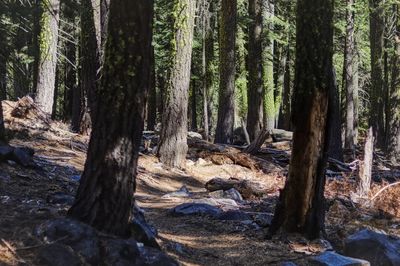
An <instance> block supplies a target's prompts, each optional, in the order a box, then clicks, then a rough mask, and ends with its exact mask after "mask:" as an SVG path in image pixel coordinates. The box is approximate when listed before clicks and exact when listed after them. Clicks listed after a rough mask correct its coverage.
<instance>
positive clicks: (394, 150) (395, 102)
mask: <svg viewBox="0 0 400 266" xmlns="http://www.w3.org/2000/svg"><path fill="white" fill-rule="evenodd" d="M396 13H397V15H398V16H399V15H400V7H399V5H398V4H397V5H396ZM396 22H397V27H396V29H397V30H396V35H395V37H394V47H395V54H394V58H393V60H392V61H393V62H392V75H391V77H392V80H391V89H390V111H389V113H388V118H389V127H388V143H387V147H388V150H387V151H388V157H389V159H390V161H391V162H392V163H393V164H398V163H399V162H400V108H399V106H400V78H399V76H400V34H399V32H398V30H399V29H400V19H399V18H398V17H397V21H396Z"/></svg>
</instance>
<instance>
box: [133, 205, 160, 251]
mask: <svg viewBox="0 0 400 266" xmlns="http://www.w3.org/2000/svg"><path fill="white" fill-rule="evenodd" d="M133 217H134V218H133V220H132V222H131V232H132V235H133V236H134V237H135V239H136V240H137V241H139V242H142V243H143V244H145V245H146V246H149V247H153V248H157V249H160V246H159V245H158V243H157V240H156V237H157V230H156V229H155V228H154V227H153V226H151V225H149V224H148V223H147V221H146V218H145V217H144V213H143V211H141V210H140V209H139V208H138V207H137V206H135V207H134V208H133Z"/></svg>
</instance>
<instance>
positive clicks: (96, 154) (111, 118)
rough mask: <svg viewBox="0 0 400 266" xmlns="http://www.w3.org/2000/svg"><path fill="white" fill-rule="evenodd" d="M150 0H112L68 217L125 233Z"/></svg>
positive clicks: (145, 78)
mask: <svg viewBox="0 0 400 266" xmlns="http://www.w3.org/2000/svg"><path fill="white" fill-rule="evenodd" d="M152 15H153V1H151V0H112V1H111V3H110V15H109V24H108V25H109V27H108V37H107V43H106V50H105V59H104V60H105V63H104V69H103V73H102V77H101V82H100V86H99V88H98V91H97V93H98V95H97V96H98V98H97V103H98V104H96V112H95V115H96V117H95V119H94V121H93V122H94V123H93V130H92V136H91V139H90V144H89V150H88V155H87V160H86V164H85V169H84V172H83V175H82V179H81V182H80V186H79V189H78V193H77V195H76V199H75V203H74V204H73V206H72V207H71V209H70V210H69V212H68V215H69V216H70V217H72V218H75V219H78V220H80V221H83V222H85V223H88V224H90V225H92V226H94V227H95V228H97V229H99V230H101V231H104V232H107V233H112V234H116V235H126V234H127V232H128V222H129V218H130V216H131V210H132V204H133V202H134V198H133V192H134V190H135V178H136V168H137V160H138V151H139V145H140V141H141V137H142V131H143V126H144V110H145V102H146V97H147V92H148V89H149V86H150V74H151V71H150V66H151V62H150V60H151V40H152Z"/></svg>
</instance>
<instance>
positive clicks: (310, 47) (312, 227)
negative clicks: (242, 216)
mask: <svg viewBox="0 0 400 266" xmlns="http://www.w3.org/2000/svg"><path fill="white" fill-rule="evenodd" d="M332 18H333V2H332V0H316V1H312V2H311V1H308V0H299V1H298V2H297V25H296V27H297V33H296V47H297V49H296V77H295V89H294V103H293V108H294V110H293V126H294V136H293V149H292V158H291V163H290V167H289V174H288V178H287V181H286V185H285V188H284V189H283V191H282V192H281V195H280V198H279V202H278V204H277V207H276V210H275V216H274V219H273V221H272V225H271V227H270V233H275V232H276V231H277V230H278V229H279V228H282V229H283V230H284V231H286V232H298V233H301V234H303V235H305V236H306V237H308V238H317V237H319V235H320V232H321V231H322V230H323V229H324V185H325V164H326V155H325V154H326V152H327V147H328V145H327V144H328V139H327V138H326V134H327V132H328V123H327V121H328V103H329V91H330V89H331V86H332V83H333V81H332V56H333V48H332V47H333V19H332Z"/></svg>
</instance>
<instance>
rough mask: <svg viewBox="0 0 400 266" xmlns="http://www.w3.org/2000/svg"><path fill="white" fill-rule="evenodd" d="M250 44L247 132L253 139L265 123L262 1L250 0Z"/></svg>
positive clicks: (251, 139)
mask: <svg viewBox="0 0 400 266" xmlns="http://www.w3.org/2000/svg"><path fill="white" fill-rule="evenodd" d="M249 16H250V19H251V22H250V25H249V44H248V53H249V54H248V62H247V66H248V71H249V78H248V79H249V83H248V84H249V85H248V87H249V88H248V95H249V97H248V112H247V132H248V133H249V137H250V141H253V140H254V139H255V138H256V137H257V136H258V134H259V133H260V130H261V128H262V123H263V117H262V116H263V88H264V86H263V85H264V84H263V76H262V75H263V72H262V70H263V68H262V34H263V32H262V29H263V18H262V1H261V0H249Z"/></svg>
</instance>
